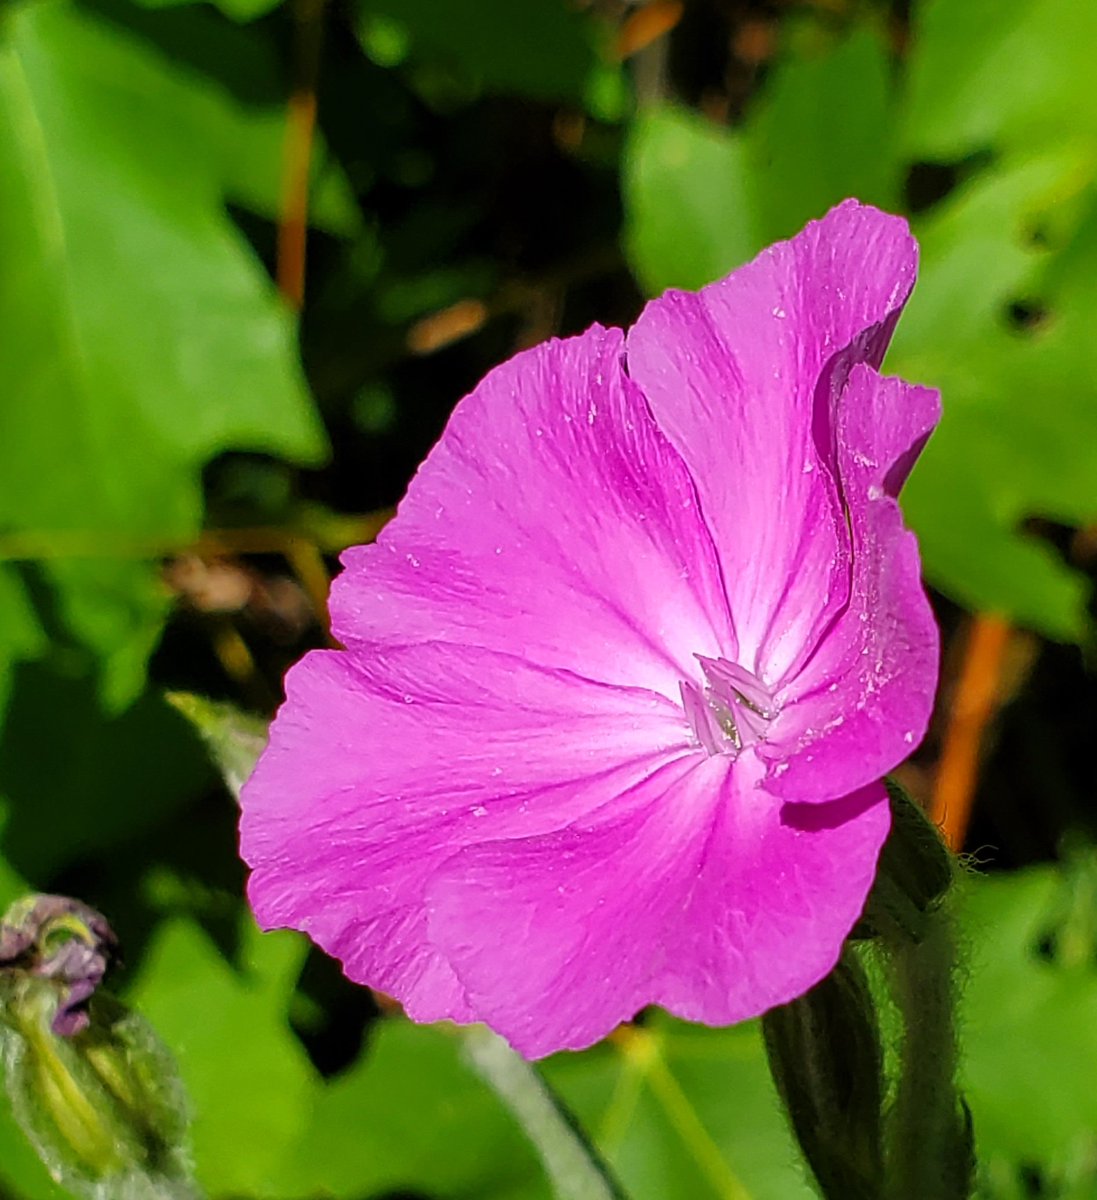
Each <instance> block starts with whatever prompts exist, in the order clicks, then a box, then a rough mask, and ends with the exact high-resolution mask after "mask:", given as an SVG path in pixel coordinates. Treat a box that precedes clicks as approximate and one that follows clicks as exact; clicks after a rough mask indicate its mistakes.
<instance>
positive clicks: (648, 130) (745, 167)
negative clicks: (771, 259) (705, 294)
mask: <svg viewBox="0 0 1097 1200" xmlns="http://www.w3.org/2000/svg"><path fill="white" fill-rule="evenodd" d="M749 170H750V168H749V159H748V154H747V149H746V147H745V145H744V143H743V139H742V138H741V137H739V136H737V135H735V134H732V133H729V132H728V131H727V130H724V129H721V128H720V127H719V126H717V125H714V124H713V123H712V122H711V121H709V120H707V119H706V118H705V117H701V116H698V115H697V114H695V113H691V112H688V111H687V110H685V109H681V108H653V109H649V110H646V111H643V112H641V113H640V115H639V116H638V117H637V119H636V121H635V122H634V123H633V126H632V131H631V133H630V135H629V141H628V145H627V148H626V152H625V176H624V180H623V187H624V194H625V211H626V214H627V224H626V229H625V235H626V246H627V249H628V255H629V261H630V263H631V265H632V269H633V271H634V273H635V274H636V276H637V278H638V279H639V281H640V283H641V284H642V285H643V287H644V289H645V291H647V292H648V293H651V294H654V293H657V292H661V291H663V289H664V288H668V287H679V288H699V287H703V286H704V285H705V284H706V283H711V282H712V280H714V279H719V278H720V276H722V275H726V274H727V273H728V271H730V270H732V269H733V268H734V267H737V266H738V265H739V264H740V263H741V262H745V261H746V259H748V258H749V257H750V256H751V254H753V253H754V252H755V250H756V249H757V248H758V245H759V240H758V232H757V229H756V224H755V222H756V215H755V213H754V207H753V203H752V200H751V193H750V180H749Z"/></svg>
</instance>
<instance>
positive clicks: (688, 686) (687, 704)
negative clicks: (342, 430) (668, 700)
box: [679, 654, 777, 758]
mask: <svg viewBox="0 0 1097 1200" xmlns="http://www.w3.org/2000/svg"><path fill="white" fill-rule="evenodd" d="M696 657H697V661H698V662H699V663H700V664H701V670H702V671H703V672H704V675H705V683H704V685H703V686H698V685H697V684H696V683H693V682H691V681H689V680H682V682H681V683H680V684H679V687H680V688H681V691H682V707H683V708H684V709H685V711H686V717H687V718H688V719H689V724H690V728H691V729H692V730H693V736H694V737H695V738H696V739H697V741H698V743H699V744H700V745H701V746H703V747H704V748H705V750H706V751H707V752H708V753H709V754H710V755H712V754H729V755H731V757H732V758H736V757H737V756H738V754H739V751H740V750H742V749H743V747H744V746H752V745H753V744H754V743H755V742H758V741H761V740H762V739H763V738H764V737H765V736H766V730H767V728H768V727H769V723H770V721H772V720H773V718H774V717H775V716H776V715H777V708H776V705H775V704H774V702H773V697H772V696H771V695H770V692H769V689H768V688H767V687H766V685H765V684H764V683H763V682H762V681H761V680H760V679H759V678H758V677H757V676H756V675H752V674H751V672H750V671H748V670H746V669H745V668H744V667H741V666H739V664H738V663H733V662H728V660H727V659H726V658H705V657H704V656H703V655H701V654H698V655H697V656H696Z"/></svg>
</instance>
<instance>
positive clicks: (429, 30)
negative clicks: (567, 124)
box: [359, 0, 599, 101]
mask: <svg viewBox="0 0 1097 1200" xmlns="http://www.w3.org/2000/svg"><path fill="white" fill-rule="evenodd" d="M359 20H360V26H359V31H360V32H359V36H360V37H361V38H362V40H363V42H364V43H365V45H366V47H367V49H368V50H370V51H371V52H372V56H373V57H374V59H375V60H380V59H381V58H383V57H384V55H385V53H386V51H387V52H388V60H389V61H390V62H392V63H393V64H395V63H397V62H400V61H402V58H403V53H402V52H401V51H400V47H402V46H404V45H405V44H406V45H407V46H408V47H409V48H410V52H411V53H418V54H420V55H421V56H423V57H430V58H432V59H435V60H436V61H438V62H441V63H444V64H446V65H448V66H451V67H453V68H454V69H456V70H458V71H460V72H461V73H462V74H463V75H464V76H465V77H466V78H467V79H468V80H469V81H470V82H472V83H473V84H475V85H477V86H479V87H482V88H484V89H485V90H487V91H490V92H515V93H517V94H518V95H523V96H533V97H536V98H537V99H539V100H564V101H567V100H570V101H580V100H581V99H582V98H583V95H584V90H585V88H586V86H587V84H588V81H589V80H590V79H591V77H592V75H593V74H594V73H595V71H596V68H597V66H598V62H599V60H598V55H597V53H596V45H595V43H596V38H597V27H596V25H595V24H594V23H593V22H592V21H591V19H590V18H589V17H587V16H586V15H585V14H583V13H581V12H580V11H579V10H578V8H577V7H573V6H570V5H568V4H565V3H563V0H524V3H522V4H514V3H513V2H512V0H446V2H445V3H444V4H439V3H438V2H437V0H362V3H361V5H360V8H359Z"/></svg>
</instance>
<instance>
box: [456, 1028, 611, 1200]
mask: <svg viewBox="0 0 1097 1200" xmlns="http://www.w3.org/2000/svg"><path fill="white" fill-rule="evenodd" d="M463 1041H464V1048H465V1057H466V1058H467V1060H468V1062H469V1063H470V1064H471V1065H472V1067H473V1069H474V1070H475V1071H476V1072H477V1074H478V1075H479V1076H480V1078H481V1079H483V1080H484V1082H485V1083H487V1085H488V1086H489V1087H490V1088H491V1089H492V1091H494V1092H495V1094H496V1095H497V1096H498V1097H499V1099H500V1100H502V1102H503V1104H504V1105H505V1106H506V1108H507V1109H508V1111H509V1112H510V1114H511V1116H512V1117H514V1119H515V1120H516V1121H517V1122H518V1124H519V1125H520V1126H521V1127H522V1131H523V1132H524V1133H525V1135H526V1137H527V1138H529V1140H530V1141H531V1142H532V1143H533V1146H534V1149H535V1150H536V1151H537V1154H538V1156H539V1157H540V1159H541V1163H542V1165H543V1166H544V1168H545V1174H546V1175H547V1176H548V1178H549V1182H550V1183H551V1185H552V1189H553V1192H554V1193H555V1195H556V1196H557V1197H558V1200H626V1197H625V1193H624V1191H623V1190H622V1189H621V1187H620V1185H619V1184H618V1183H617V1182H616V1180H614V1179H613V1177H612V1176H611V1175H610V1172H609V1168H608V1167H607V1166H606V1164H605V1163H604V1162H603V1161H602V1159H601V1158H600V1156H599V1155H598V1152H597V1151H596V1150H595V1149H594V1147H593V1146H592V1145H591V1144H590V1142H589V1141H588V1140H587V1139H586V1138H585V1137H584V1135H583V1133H582V1132H581V1131H580V1129H579V1128H578V1126H577V1125H576V1124H575V1122H574V1120H573V1119H572V1118H571V1116H570V1115H569V1114H568V1113H567V1112H566V1111H565V1109H564V1108H563V1107H562V1105H561V1104H560V1102H559V1100H557V1098H556V1097H555V1096H554V1095H553V1093H552V1092H551V1091H550V1090H549V1088H548V1085H547V1084H546V1083H545V1081H544V1080H543V1079H542V1078H541V1076H540V1075H539V1074H538V1073H537V1070H536V1069H535V1068H534V1067H533V1066H531V1065H530V1064H529V1063H528V1062H526V1061H525V1059H523V1058H521V1057H520V1056H519V1055H518V1054H516V1053H515V1052H514V1051H513V1050H512V1049H511V1048H510V1047H509V1046H508V1045H507V1043H506V1042H505V1041H503V1039H502V1038H501V1037H498V1036H497V1035H496V1034H494V1033H492V1032H491V1031H490V1030H489V1029H486V1028H484V1027H483V1026H473V1027H472V1028H471V1029H469V1030H468V1031H467V1032H466V1033H465V1035H464V1038H463Z"/></svg>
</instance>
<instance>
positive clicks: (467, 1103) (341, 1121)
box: [282, 1019, 548, 1200]
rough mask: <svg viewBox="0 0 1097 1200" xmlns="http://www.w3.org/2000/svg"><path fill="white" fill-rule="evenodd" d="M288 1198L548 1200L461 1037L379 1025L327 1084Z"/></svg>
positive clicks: (291, 1172) (290, 1178)
mask: <svg viewBox="0 0 1097 1200" xmlns="http://www.w3.org/2000/svg"><path fill="white" fill-rule="evenodd" d="M282 1186H283V1188H284V1189H286V1190H287V1192H288V1194H289V1195H293V1196H300V1195H317V1194H323V1195H326V1196H328V1195H330V1196H332V1197H338V1198H339V1200H357V1198H358V1197H361V1196H373V1195H380V1194H383V1193H384V1194H387V1193H389V1192H394V1193H395V1192H400V1193H403V1192H405V1191H407V1192H415V1193H420V1192H422V1193H425V1194H429V1195H431V1196H436V1197H439V1200H444V1198H450V1197H452V1198H453V1200H458V1198H460V1197H471V1196H475V1197H477V1200H503V1198H504V1197H510V1196H514V1197H518V1196H522V1197H525V1198H526V1200H540V1198H542V1197H544V1198H545V1200H547V1197H548V1191H547V1188H546V1186H545V1184H544V1182H543V1179H542V1176H541V1170H540V1167H539V1166H538V1164H537V1160H536V1158H535V1156H534V1153H533V1150H532V1148H531V1147H530V1145H529V1144H528V1143H527V1142H526V1140H525V1138H524V1137H523V1135H522V1133H521V1132H520V1130H519V1129H518V1127H517V1125H515V1123H514V1122H513V1120H512V1119H511V1117H510V1116H509V1114H508V1113H507V1112H506V1111H505V1110H504V1109H503V1108H502V1106H501V1105H500V1103H499V1101H498V1100H497V1099H496V1098H495V1096H494V1095H493V1094H492V1093H491V1091H489V1090H488V1088H487V1087H486V1085H484V1084H483V1083H482V1082H481V1081H480V1080H479V1079H478V1078H477V1077H476V1075H475V1074H474V1073H473V1072H472V1071H471V1069H470V1068H469V1067H468V1066H467V1065H466V1064H465V1063H464V1062H463V1061H462V1059H461V1054H460V1041H459V1035H458V1034H457V1033H456V1032H455V1031H452V1030H447V1029H444V1028H429V1027H417V1026H414V1025H410V1024H408V1023H407V1022H406V1021H402V1020H395V1019H388V1020H384V1021H381V1022H380V1023H379V1024H378V1025H377V1026H376V1027H375V1028H374V1029H373V1031H372V1034H371V1037H370V1042H369V1044H368V1046H367V1048H366V1049H365V1050H364V1051H363V1054H362V1057H361V1059H360V1060H359V1061H358V1063H356V1064H355V1066H353V1067H352V1068H350V1070H348V1071H347V1072H345V1073H344V1074H343V1075H341V1076H337V1077H336V1078H334V1079H332V1080H331V1081H329V1083H328V1084H327V1086H326V1087H325V1089H324V1091H323V1093H322V1095H321V1096H320V1098H319V1099H318V1101H317V1104H316V1108H315V1111H314V1112H313V1114H312V1119H311V1121H310V1122H309V1124H308V1126H307V1127H306V1129H305V1131H304V1136H303V1138H302V1139H301V1141H300V1143H299V1144H298V1145H297V1146H295V1147H294V1149H293V1152H292V1156H291V1158H290V1161H289V1163H288V1165H287V1169H286V1173H285V1175H284V1177H283V1184H282Z"/></svg>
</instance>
